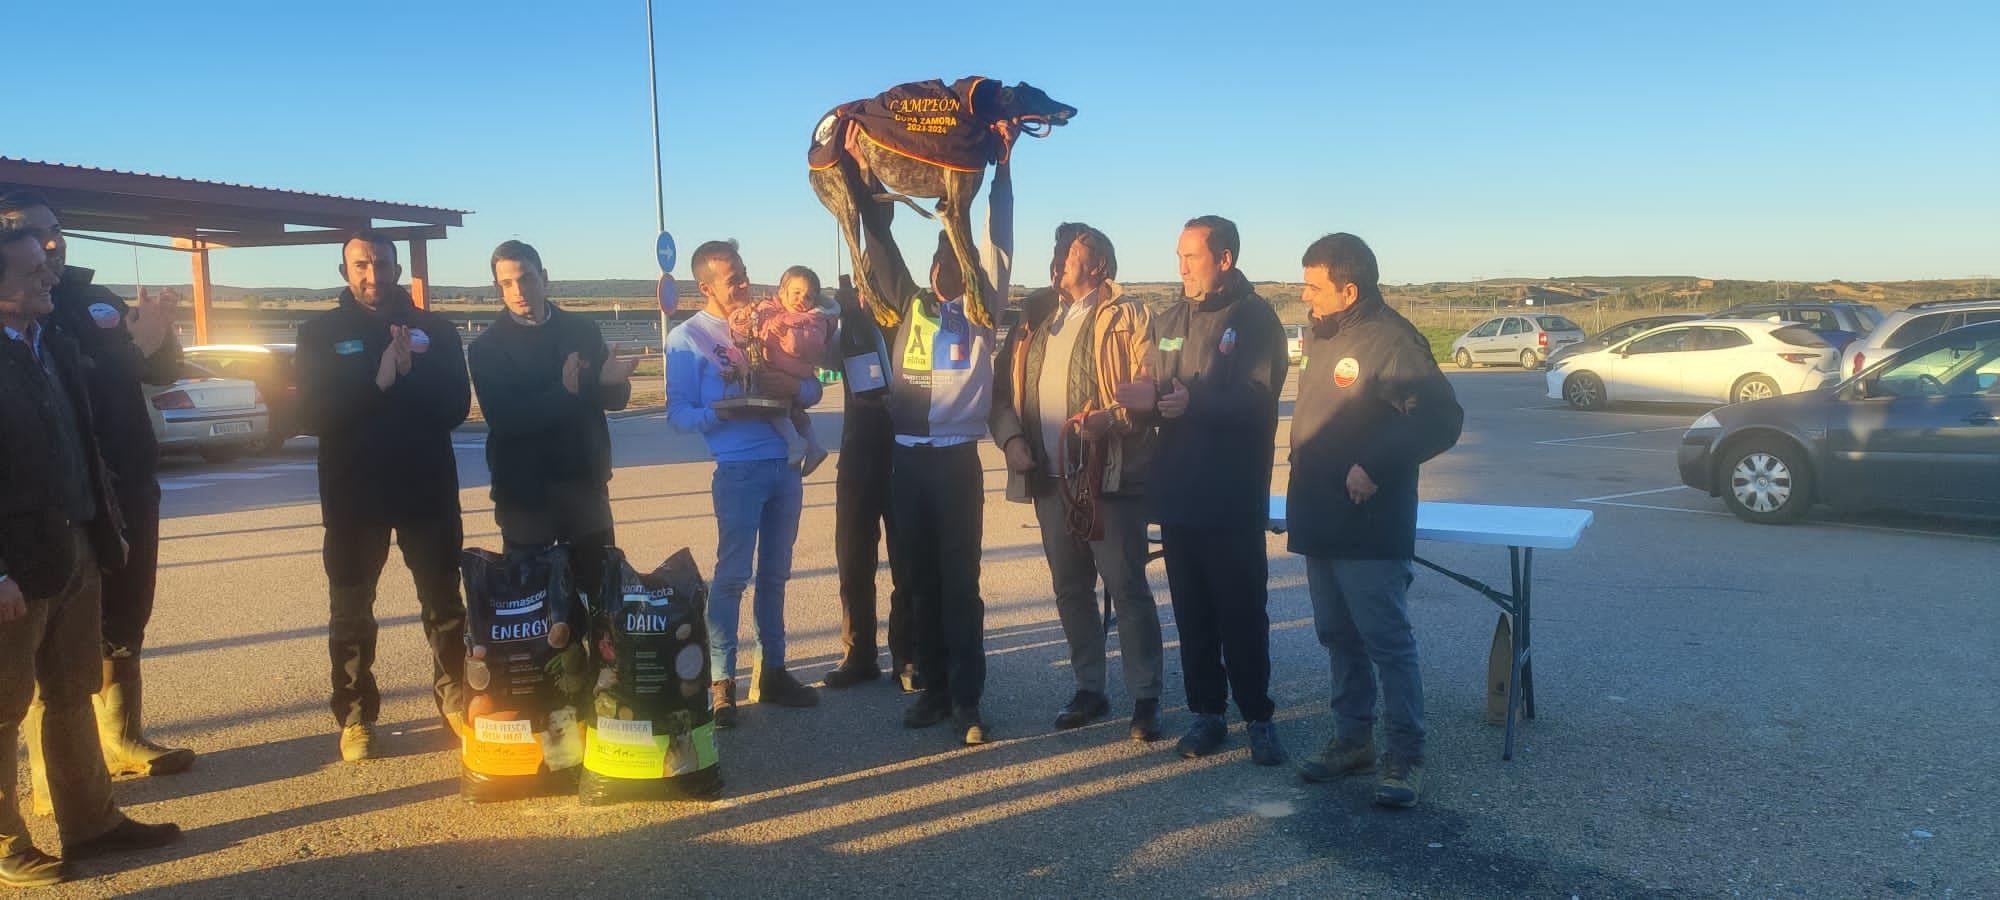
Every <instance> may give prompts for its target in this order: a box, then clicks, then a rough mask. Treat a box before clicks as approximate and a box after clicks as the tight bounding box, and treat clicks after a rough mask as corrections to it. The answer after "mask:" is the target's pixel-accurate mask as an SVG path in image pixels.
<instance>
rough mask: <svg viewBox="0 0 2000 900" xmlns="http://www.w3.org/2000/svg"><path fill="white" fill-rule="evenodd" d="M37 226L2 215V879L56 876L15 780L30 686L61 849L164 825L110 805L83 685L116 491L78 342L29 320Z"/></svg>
mask: <svg viewBox="0 0 2000 900" xmlns="http://www.w3.org/2000/svg"><path fill="white" fill-rule="evenodd" d="M41 243H42V240H41V234H40V232H38V231H34V230H29V229H25V228H19V227H14V226H13V225H12V224H11V223H4V222H0V497H4V498H5V499H6V511H5V514H4V515H0V885H6V886H8V887H35V886H40V885H47V884H54V883H56V882H58V881H61V880H62V879H63V877H64V876H65V875H66V874H67V873H66V872H65V871H64V868H65V863H64V860H61V859H57V858H56V857H53V856H50V855H48V854H46V853H43V852H42V851H40V850H38V849H36V848H35V845H34V843H33V842H32V840H31V839H30V836H29V834H28V826H27V823H26V822H25V821H23V820H22V818H21V810H20V804H19V803H18V802H17V801H18V797H17V796H16V794H15V790H14V788H15V784H16V779H15V773H14V760H15V756H14V754H15V748H16V747H18V746H19V745H20V733H19V732H20V724H21V721H22V718H23V717H24V716H25V715H26V714H27V712H28V706H29V704H30V702H31V701H32V699H33V698H34V696H35V694H36V693H37V692H38V691H39V692H40V694H41V698H42V703H43V704H44V710H43V716H42V728H41V734H40V736H39V737H40V741H39V743H41V745H42V747H43V749H44V750H45V751H47V753H46V758H47V761H48V764H49V768H50V771H49V772H48V779H47V781H48V785H49V787H50V788H51V789H52V790H51V791H50V794H51V799H52V800H53V804H52V805H53V808H54V812H55V817H56V828H57V830H58V831H59V832H60V835H61V838H62V843H63V853H64V855H65V856H67V857H68V858H69V859H82V858H84V857H88V856H93V855H98V854H102V853H109V852H116V851H121V850H139V849H147V848H151V847H160V846H165V845H167V844H170V843H173V842H174V841H176V840H178V839H179V838H180V829H179V828H176V827H175V826H173V825H165V824H163V825H142V824H139V823H137V822H134V821H131V820H129V819H127V818H125V816H124V815H123V814H122V813H120V812H119V811H118V807H117V806H116V805H115V804H114V803H113V802H112V799H111V778H110V775H109V773H107V772H106V771H105V768H104V756H103V751H102V748H101V747H100V746H99V742H98V737H97V733H96V728H95V726H94V723H93V722H92V720H91V718H92V717H91V713H90V696H91V694H93V693H95V692H96V691H97V689H98V686H99V684H100V682H99V676H100V674H101V669H100V668H99V663H100V661H101V660H102V659H103V655H102V654H101V653H100V652H99V642H100V641H102V640H103V625H102V621H103V608H102V606H101V605H100V599H99V596H98V590H99V589H98V580H99V573H98V567H99V565H100V564H102V565H106V566H114V567H115V566H117V565H121V564H123V563H124V561H125V559H124V555H125V550H124V546H123V542H122V539H121V538H120V535H119V532H120V530H121V523H120V522H119V518H118V503H117V498H116V497H115V496H114V495H113V493H112V483H111V475H110V473H109V472H108V471H106V469H105V467H104V463H103V460H102V458H101V457H100V456H99V453H98V440H97V431H96V429H95V426H94V420H93V418H92V416H91V409H90V397H89V391H88V390H87V388H86V387H85V383H84V376H83V363H82V361H81V359H80V358H79V355H78V352H77V349H76V345H75V343H74V342H72V341H71V340H70V339H69V338H68V337H66V336H64V335H62V334H59V333H56V332H54V331H52V330H49V329H46V328H44V327H43V326H42V323H41V322H40V321H39V320H40V319H41V318H42V317H44V316H47V315H48V314H49V313H50V311H51V310H52V305H51V303H50V299H49V289H50V288H51V287H53V286H54V285H55V283H56V276H55V273H54V272H53V271H52V270H51V269H50V268H49V265H48V257H47V254H46V253H45V252H44V251H43V249H42V247H41Z"/></svg>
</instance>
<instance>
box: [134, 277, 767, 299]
mask: <svg viewBox="0 0 2000 900" xmlns="http://www.w3.org/2000/svg"><path fill="white" fill-rule="evenodd" d="M674 285H675V287H676V288H678V289H679V291H680V297H681V302H682V304H683V305H687V304H689V303H699V302H700V297H701V291H700V290H699V289H697V288H696V287H695V283H694V282H692V281H676V282H675V283H674ZM104 286H105V287H108V288H110V289H111V290H112V291H113V292H115V293H117V294H119V295H121V296H125V297H133V296H137V295H138V289H137V288H136V287H134V286H133V285H131V284H116V283H105V285H104ZM146 287H147V289H148V290H158V289H159V288H160V287H162V285H154V284H149V285H147V286H146ZM165 287H171V288H173V289H174V290H176V291H179V292H180V293H181V295H182V296H187V295H188V294H189V293H191V292H192V291H193V290H194V286H193V285H189V284H174V285H165ZM343 289H344V288H340V287H327V288H297V287H261V288H245V287H235V286H232V285H226V284H217V285H213V286H212V290H213V293H212V294H211V296H212V297H213V298H214V299H215V300H216V301H217V302H220V303H242V302H245V301H250V302H254V303H258V304H293V303H297V304H302V305H310V304H315V303H317V304H327V303H332V302H333V301H334V300H336V299H339V297H340V292H341V291H342V290H343ZM657 291H658V282H655V281H650V280H646V279H638V278H599V279H595V280H571V281H563V280H558V281H551V282H549V295H550V296H552V297H556V298H559V299H565V300H568V299H575V300H603V301H606V302H610V301H613V300H627V301H637V302H642V303H651V302H653V298H654V297H655V296H657V293H656V292H657ZM776 291H777V288H776V287H774V286H772V285H767V284H753V285H751V286H750V292H751V293H752V294H757V295H760V296H762V295H768V294H771V293H775V292H776ZM431 297H432V299H434V300H436V301H438V302H441V303H452V302H464V303H498V302H499V301H500V295H499V293H498V291H497V289H495V288H494V287H493V285H490V284H482V285H432V286H431Z"/></svg>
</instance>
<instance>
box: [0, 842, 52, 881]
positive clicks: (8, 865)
mask: <svg viewBox="0 0 2000 900" xmlns="http://www.w3.org/2000/svg"><path fill="white" fill-rule="evenodd" d="M68 876H69V871H68V868H67V867H66V866H65V865H64V864H63V861H62V860H60V859H57V858H55V857H53V856H50V855H48V854H46V853H43V852H42V851H40V850H37V849H35V848H33V847H29V848H27V849H25V850H22V851H20V852H19V853H15V854H13V855H11V856H4V857H0V884H4V885H6V886H8V887H10V888H34V887H48V886H49V885H52V884H58V883H61V881H62V880H63V879H64V878H67V877H68Z"/></svg>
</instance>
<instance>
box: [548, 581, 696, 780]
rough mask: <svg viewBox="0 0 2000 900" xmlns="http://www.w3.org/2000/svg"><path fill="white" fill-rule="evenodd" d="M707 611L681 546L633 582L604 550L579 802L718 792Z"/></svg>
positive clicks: (594, 609)
mask: <svg viewBox="0 0 2000 900" xmlns="http://www.w3.org/2000/svg"><path fill="white" fill-rule="evenodd" d="M707 612H708V585H707V584H705V583H704V582H703V581H702V578H701V571H700V570H699V569H697V568H696V567H695V564H694V555H693V554H691V553H689V552H688V551H687V549H686V548H682V549H681V551H680V552H678V553H675V554H674V555H673V556H672V557H671V558H669V559H668V560H667V561H666V562H663V563H661V564H660V566H659V568H656V569H654V570H653V571H651V572H649V573H646V574H643V575H642V574H640V573H638V572H637V571H635V570H634V569H633V568H632V565H631V563H630V562H628V561H627V560H626V558H625V555H624V554H623V553H620V552H619V551H617V550H612V551H611V555H610V558H609V560H608V564H607V565H606V566H605V585H604V587H603V589H602V590H600V591H598V592H597V593H596V595H595V596H594V597H593V598H592V603H591V610H590V614H591V629H590V640H591V647H592V650H593V651H594V652H593V654H592V656H593V657H594V658H595V661H596V665H597V677H596V682H595V690H594V691H593V692H592V695H591V704H590V708H589V710H588V711H587V713H586V716H585V720H584V752H583V774H582V776H581V777H580V781H581V784H580V785H579V787H578V792H579V796H580V797H581V798H582V801H583V803H585V804H586V805H597V804H606V803H623V802H628V801H634V800H695V799H699V800H712V799H714V798H715V797H717V796H719V795H720V794H721V792H722V775H721V770H720V768H719V767H718V766H717V764H716V753H715V715H714V713H713V711H712V710H711V709H710V708H709V705H708V704H709V696H708V683H709V680H710V679H709V665H708V621H707Z"/></svg>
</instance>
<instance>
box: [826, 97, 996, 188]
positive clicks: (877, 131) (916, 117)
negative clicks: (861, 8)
mask: <svg viewBox="0 0 2000 900" xmlns="http://www.w3.org/2000/svg"><path fill="white" fill-rule="evenodd" d="M999 87H1000V85H999V82H996V81H994V80H993V79H991V78H985V77H982V76H976V75H975V76H972V77H969V78H961V79H959V80H957V81H955V82H952V83H951V84H948V85H947V84H945V83H944V82H943V81H941V80H937V79H932V80H930V81H913V82H910V83H908V84H899V85H896V86H895V87H892V88H890V89H888V90H886V91H883V92H882V93H880V94H877V95H875V97H873V98H872V99H868V100H856V101H854V102H852V103H844V104H841V105H840V106H836V107H834V108H833V109H832V110H830V111H829V112H827V114H826V116H825V117H823V118H821V119H820V122H819V127H818V128H815V129H814V130H813V142H812V148H811V150H809V151H808V152H807V155H806V158H807V161H808V162H809V163H810V164H811V165H812V167H813V168H814V169H825V168H829V167H831V166H833V165H834V164H835V163H836V162H838V161H839V158H840V154H841V152H842V150H843V149H844V147H845V143H846V141H845V129H844V128H843V127H842V126H843V125H845V124H849V123H851V124H853V125H854V126H855V127H856V128H857V129H859V130H860V132H861V138H862V139H865V140H870V141H874V142H875V143H876V144H879V145H881V146H882V147H883V148H885V149H888V150H890V151H893V152H895V153H899V154H902V155H903V156H907V157H910V158H911V159H915V160H921V161H923V162H927V163H930V164H931V165H934V166H938V167H941V168H945V169H951V170H953V171H956V172H979V171H983V170H984V169H985V168H986V167H987V166H988V165H990V164H993V163H996V162H1005V161H1006V153H1007V145H1006V143H1005V142H1004V141H1002V140H1001V139H1000V135H999V134H997V133H996V132H994V130H993V128H992V124H993V123H992V120H991V119H987V118H983V117H981V116H980V114H979V105H980V103H981V102H984V103H986V104H988V105H989V106H990V105H991V104H992V103H993V92H994V91H996V90H998V89H999ZM989 112H990V110H989Z"/></svg>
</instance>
